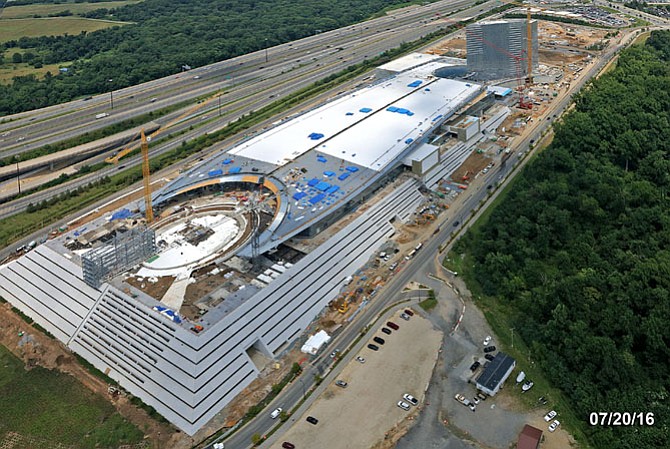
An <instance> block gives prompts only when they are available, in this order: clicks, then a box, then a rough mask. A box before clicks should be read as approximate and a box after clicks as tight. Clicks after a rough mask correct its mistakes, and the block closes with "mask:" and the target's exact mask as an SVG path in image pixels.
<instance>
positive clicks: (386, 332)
mask: <svg viewBox="0 0 670 449" xmlns="http://www.w3.org/2000/svg"><path fill="white" fill-rule="evenodd" d="M382 332H384V333H385V334H386V335H391V329H389V328H388V327H382Z"/></svg>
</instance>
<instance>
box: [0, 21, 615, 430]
mask: <svg viewBox="0 0 670 449" xmlns="http://www.w3.org/2000/svg"><path fill="white" fill-rule="evenodd" d="M533 22H534V25H533V26H534V27H535V28H534V30H536V31H533V32H531V31H530V30H531V26H530V24H531V21H530V20H527V21H523V20H522V21H521V22H520V23H521V26H520V27H518V28H519V30H521V31H519V32H526V33H527V36H531V38H530V39H528V38H526V39H525V40H524V41H523V43H522V46H521V47H520V48H522V50H520V52H518V53H511V51H513V50H510V49H500V48H499V47H498V46H495V45H494V46H493V47H491V46H490V45H489V44H488V42H486V41H485V40H482V39H483V38H481V39H479V40H478V41H477V42H475V43H476V44H478V45H480V46H482V44H483V46H484V47H487V46H488V48H487V51H488V50H491V49H493V50H494V53H495V52H498V54H497V55H496V57H500V56H501V55H503V56H504V57H505V58H507V59H508V61H506V63H505V64H507V65H508V66H510V64H511V66H513V67H515V69H514V70H513V71H514V72H515V73H514V74H512V75H511V76H507V77H505V78H501V79H495V80H489V81H487V82H486V83H484V82H483V81H479V80H477V77H476V74H473V73H468V74H467V75H466V76H465V77H461V78H458V79H452V77H442V76H439V75H438V74H439V73H441V72H443V71H445V70H451V69H453V68H459V67H460V68H461V69H463V68H464V67H467V66H468V64H466V60H465V59H464V58H467V56H468V55H467V48H468V46H469V44H468V42H467V41H468V39H470V43H472V39H473V37H472V35H473V33H472V31H471V32H470V35H468V31H467V30H463V31H462V32H461V34H460V35H459V36H457V37H454V38H452V39H449V40H446V41H444V42H440V43H438V44H436V45H435V46H434V47H433V48H432V49H431V50H429V51H427V52H426V53H414V54H410V55H407V56H405V57H403V58H400V59H398V60H395V61H392V62H390V63H388V64H385V65H384V66H381V67H379V68H378V70H377V71H376V75H375V77H371V78H373V79H372V80H371V81H370V82H369V83H367V84H366V85H364V86H363V87H361V88H360V89H358V90H356V91H351V92H343V93H341V94H340V95H338V96H336V97H335V98H333V99H331V100H330V101H328V102H326V103H324V104H322V105H319V106H318V107H315V108H311V109H308V110H305V111H303V112H302V113H301V114H299V115H297V116H295V117H292V118H291V119H288V120H280V121H278V122H276V123H275V124H274V125H273V126H272V127H270V128H268V129H267V130H266V131H264V132H263V133H260V134H258V135H254V136H248V137H247V138H245V139H243V140H242V141H240V142H239V143H237V144H236V145H234V146H232V147H230V148H225V149H223V150H222V151H220V152H217V153H216V154H213V155H212V156H210V157H207V158H206V159H204V160H202V161H199V162H198V163H197V164H195V165H193V166H191V167H188V168H187V169H185V170H183V171H182V172H180V173H179V174H177V175H175V177H174V178H171V179H164V180H160V181H159V182H157V183H155V184H151V182H150V181H151V180H150V175H151V174H150V173H149V167H150V161H149V155H148V146H147V142H148V140H149V139H150V138H151V135H150V136H149V137H148V138H147V137H146V136H145V134H144V132H143V131H142V132H140V133H137V131H136V130H135V131H134V133H135V134H138V137H139V141H140V143H132V144H130V143H128V142H131V141H132V142H135V141H136V140H137V139H135V135H133V136H127V137H126V139H127V141H128V142H126V143H127V145H126V148H125V149H124V150H122V151H120V152H117V153H116V154H114V155H112V156H107V159H108V162H109V163H118V162H119V161H120V160H121V158H122V157H123V156H125V155H127V154H130V153H131V152H133V151H136V150H137V146H140V147H141V152H142V156H143V180H144V187H143V189H142V190H141V191H136V192H134V193H133V194H131V195H130V196H128V197H125V198H119V199H115V200H113V201H111V202H109V203H108V205H107V206H105V207H102V208H98V209H96V210H95V211H94V212H93V213H91V214H86V215H84V216H82V217H79V218H77V219H75V220H73V221H71V222H70V223H69V225H68V226H64V227H61V228H59V229H58V230H55V231H53V232H52V233H51V235H50V236H49V238H48V239H46V240H45V241H44V242H40V244H35V245H29V246H27V247H23V248H19V249H18V250H17V252H16V254H14V255H13V256H12V257H10V258H9V259H7V260H5V261H4V262H3V265H2V266H0V295H2V297H3V298H5V299H6V300H7V301H9V302H10V303H11V304H12V305H13V306H14V307H16V308H18V309H19V310H21V312H22V313H24V314H25V315H27V316H28V317H30V318H32V319H33V320H34V321H35V322H37V323H38V324H39V325H40V326H42V327H44V328H45V329H46V330H47V331H49V332H50V333H51V334H52V335H54V336H55V337H56V338H57V339H58V340H59V341H61V342H62V343H64V344H65V345H66V346H67V347H68V348H69V349H70V350H71V351H73V352H74V353H76V354H78V355H80V356H81V357H83V358H84V359H86V360H87V361H88V362H90V363H91V364H92V365H93V366H95V367H96V368H97V369H99V370H100V371H102V372H103V373H104V374H106V375H107V376H109V377H110V378H112V379H113V380H115V381H116V382H118V383H119V385H120V387H121V388H122V389H123V390H124V391H127V392H128V393H130V394H132V395H134V396H137V397H139V398H140V399H142V401H144V402H145V403H146V404H148V405H150V406H152V407H154V408H155V409H156V410H157V411H158V412H159V413H160V414H161V415H163V416H164V417H165V418H167V419H168V420H169V421H170V422H171V423H172V424H174V425H175V426H176V427H178V428H180V429H181V430H183V431H184V432H185V433H187V434H189V435H193V434H195V433H196V432H198V431H199V430H200V429H202V428H203V427H205V426H206V425H207V424H208V423H210V422H212V420H213V421H215V422H216V423H217V424H216V425H214V426H213V427H214V428H218V427H221V425H224V426H228V427H230V426H232V425H234V423H235V422H237V421H238V420H239V419H240V418H241V416H242V415H243V414H244V411H245V410H246V408H247V407H248V406H250V405H252V404H253V403H254V401H257V400H258V399H259V398H260V397H262V395H263V394H264V393H266V392H267V390H268V388H269V387H270V386H271V385H272V384H273V383H274V382H275V381H276V380H277V379H278V378H280V377H281V376H282V375H283V374H285V373H286V372H287V371H288V369H289V368H290V365H291V363H292V362H294V361H303V360H305V359H306V358H309V357H314V356H316V355H317V354H318V349H317V351H316V352H315V353H314V354H308V355H304V354H301V353H299V352H298V348H300V347H301V346H302V343H304V342H305V341H306V340H307V338H308V337H309V335H310V334H314V333H316V332H318V331H325V332H326V333H327V334H328V335H330V336H333V335H337V333H338V332H340V331H341V330H342V328H343V327H345V326H347V325H348V324H349V323H351V322H352V321H353V320H355V318H356V316H357V315H358V314H359V313H360V312H361V311H362V310H363V309H364V308H365V307H366V306H367V305H368V304H369V303H370V302H372V301H374V300H375V297H376V295H377V293H378V291H379V290H380V289H381V288H382V287H383V286H384V285H385V283H386V282H387V281H388V279H389V277H391V276H394V275H395V274H396V273H397V272H399V271H400V270H402V269H403V266H404V265H405V264H407V263H408V262H409V261H410V260H411V259H412V258H413V257H414V256H415V255H416V253H417V252H418V251H420V250H421V246H422V241H423V239H425V238H426V236H429V235H433V234H434V233H436V232H438V231H439V225H438V221H439V218H440V215H441V214H443V213H444V211H446V210H447V209H448V208H449V207H450V205H451V204H452V202H453V201H454V200H455V198H456V197H457V196H458V195H459V194H460V193H461V192H463V191H466V190H467V189H468V186H469V183H470V181H471V180H473V179H476V178H478V177H479V176H482V175H485V174H486V173H487V172H488V171H489V170H490V169H491V168H492V167H493V166H495V165H496V164H501V165H502V164H505V163H507V160H508V159H509V157H510V154H511V148H513V145H514V142H515V139H517V138H519V137H520V136H523V135H524V133H525V129H526V128H527V127H528V124H529V123H532V122H533V120H540V119H541V117H543V116H544V115H545V114H546V111H547V107H548V105H550V104H551V103H552V102H553V101H555V100H556V99H557V98H560V96H562V95H565V94H566V92H567V90H568V88H569V87H570V85H571V83H572V82H574V80H575V79H577V78H578V77H579V76H580V71H581V70H582V69H583V68H584V67H585V66H586V65H588V64H589V63H591V61H592V58H594V57H595V56H597V54H598V50H595V49H594V50H584V48H597V47H598V44H601V43H602V44H603V45H605V34H606V32H605V31H604V30H600V29H598V30H595V29H590V28H587V27H582V26H575V25H567V24H557V23H553V22H545V21H533ZM496 23H497V24H503V25H504V24H505V23H506V22H504V21H498V22H496ZM510 23H511V22H510ZM526 30H527V31H526ZM522 68H523V69H522ZM468 71H469V69H468ZM151 132H152V133H153V134H152V135H157V134H156V133H158V132H162V130H152V131H151ZM147 133H149V131H148V132H147ZM96 148H97V147H96ZM90 151H91V152H92V153H94V154H95V156H96V157H102V154H103V153H102V152H101V151H99V149H90ZM61 156H62V155H61ZM56 157H60V156H53V155H52V156H50V158H51V159H47V160H45V161H41V162H40V163H39V167H46V166H48V165H49V164H50V163H52V162H53V158H56ZM68 157H69V156H68ZM35 167H37V166H35ZM17 168H18V167H17ZM26 170H28V168H26ZM31 170H32V168H31ZM8 173H9V172H8ZM8 176H9V175H8ZM19 186H20V184H19ZM241 393H244V397H245V399H244V400H243V401H242V400H237V401H236V400H235V399H236V398H237V397H238V396H239V395H240V394H241Z"/></svg>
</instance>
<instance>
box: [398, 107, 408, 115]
mask: <svg viewBox="0 0 670 449" xmlns="http://www.w3.org/2000/svg"><path fill="white" fill-rule="evenodd" d="M396 112H397V113H398V114H407V113H408V112H409V109H405V108H397V109H396Z"/></svg>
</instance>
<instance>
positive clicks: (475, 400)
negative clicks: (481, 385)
mask: <svg viewBox="0 0 670 449" xmlns="http://www.w3.org/2000/svg"><path fill="white" fill-rule="evenodd" d="M472 402H474V403H475V405H479V398H478V397H477V396H475V397H474V398H472Z"/></svg>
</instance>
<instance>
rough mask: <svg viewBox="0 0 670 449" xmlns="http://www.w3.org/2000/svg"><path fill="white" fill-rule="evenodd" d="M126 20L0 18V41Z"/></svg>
mask: <svg viewBox="0 0 670 449" xmlns="http://www.w3.org/2000/svg"><path fill="white" fill-rule="evenodd" d="M125 24H126V22H112V21H106V20H93V19H82V18H79V17H51V18H48V19H1V20H0V43H2V42H7V41H9V40H12V39H19V38H21V37H24V36H26V37H35V36H58V35H62V34H79V33H81V32H82V31H96V30H100V29H103V28H109V27H112V26H115V25H125Z"/></svg>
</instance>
